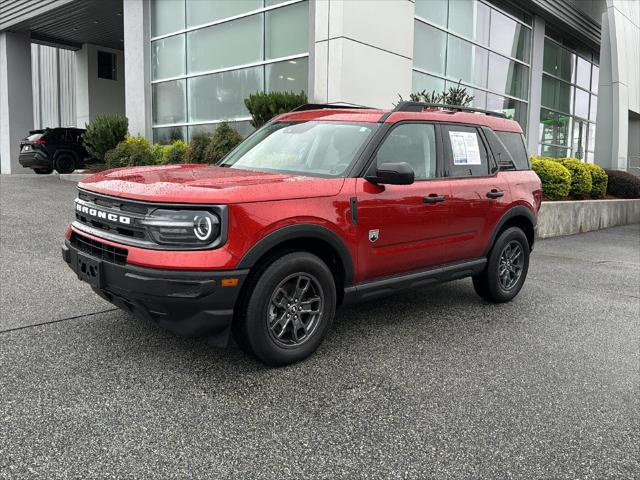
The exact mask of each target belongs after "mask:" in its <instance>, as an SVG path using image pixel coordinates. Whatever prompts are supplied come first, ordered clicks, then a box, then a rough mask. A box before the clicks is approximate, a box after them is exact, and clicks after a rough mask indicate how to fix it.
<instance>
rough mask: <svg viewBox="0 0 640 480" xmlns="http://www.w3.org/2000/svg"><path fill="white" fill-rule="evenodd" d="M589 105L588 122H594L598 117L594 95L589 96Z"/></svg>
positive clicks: (596, 101)
mask: <svg viewBox="0 0 640 480" xmlns="http://www.w3.org/2000/svg"><path fill="white" fill-rule="evenodd" d="M589 105H590V107H589V120H591V121H592V122H595V121H596V118H597V117H598V97H597V96H596V95H591V103H590V104H589Z"/></svg>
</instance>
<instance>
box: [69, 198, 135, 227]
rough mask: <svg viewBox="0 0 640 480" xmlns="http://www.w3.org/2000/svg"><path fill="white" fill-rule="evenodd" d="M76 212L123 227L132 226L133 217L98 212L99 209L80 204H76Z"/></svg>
mask: <svg viewBox="0 0 640 480" xmlns="http://www.w3.org/2000/svg"><path fill="white" fill-rule="evenodd" d="M76 211H78V212H80V213H86V214H87V215H91V216H92V217H95V218H101V219H103V220H109V221H110V222H117V223H122V224H123V225H131V217H126V216H124V215H116V214H115V213H109V212H104V211H102V210H98V209H97V208H92V207H87V206H86V205H81V204H79V203H76Z"/></svg>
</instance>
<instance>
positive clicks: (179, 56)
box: [151, 34, 185, 80]
mask: <svg viewBox="0 0 640 480" xmlns="http://www.w3.org/2000/svg"><path fill="white" fill-rule="evenodd" d="M184 55H185V52H184V34H182V35H176V36H175V37H167V38H163V39H162V40H156V41H155V42H152V43H151V71H152V76H153V80H161V79H163V78H171V77H179V76H181V75H184Z"/></svg>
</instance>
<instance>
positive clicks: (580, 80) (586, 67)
mask: <svg viewBox="0 0 640 480" xmlns="http://www.w3.org/2000/svg"><path fill="white" fill-rule="evenodd" d="M576 84H577V85H578V86H579V87H582V88H584V89H585V90H589V86H590V85H591V63H589V62H588V61H587V60H585V59H584V58H582V57H578V64H577V67H576Z"/></svg>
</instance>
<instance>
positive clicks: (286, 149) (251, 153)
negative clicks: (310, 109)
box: [219, 121, 378, 177]
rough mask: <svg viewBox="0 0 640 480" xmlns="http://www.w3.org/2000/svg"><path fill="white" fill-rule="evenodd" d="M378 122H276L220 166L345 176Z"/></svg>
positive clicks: (241, 146)
mask: <svg viewBox="0 0 640 480" xmlns="http://www.w3.org/2000/svg"><path fill="white" fill-rule="evenodd" d="M377 126H378V125H377V124H376V123H353V122H348V123H347V122H344V123H342V122H318V121H310V122H302V123H286V122H276V123H272V124H271V125H267V126H266V127H264V128H262V129H260V130H258V131H257V132H256V133H254V134H253V135H251V136H250V137H249V138H247V140H245V141H244V142H242V143H241V144H240V145H239V146H238V148H236V149H235V150H234V151H232V152H231V153H230V154H229V155H228V156H227V157H225V158H224V159H222V161H221V162H220V164H219V165H220V166H222V167H231V168H243V169H248V170H265V171H275V172H286V173H299V174H302V175H309V176H319V177H339V176H342V175H344V174H345V172H346V170H347V168H348V167H349V165H351V163H352V162H353V160H354V158H355V157H356V154H357V153H358V151H359V150H360V149H361V148H362V147H363V146H364V144H365V142H366V141H367V139H368V138H369V137H370V136H371V133H372V132H373V131H374V130H375V129H376V128H377Z"/></svg>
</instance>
